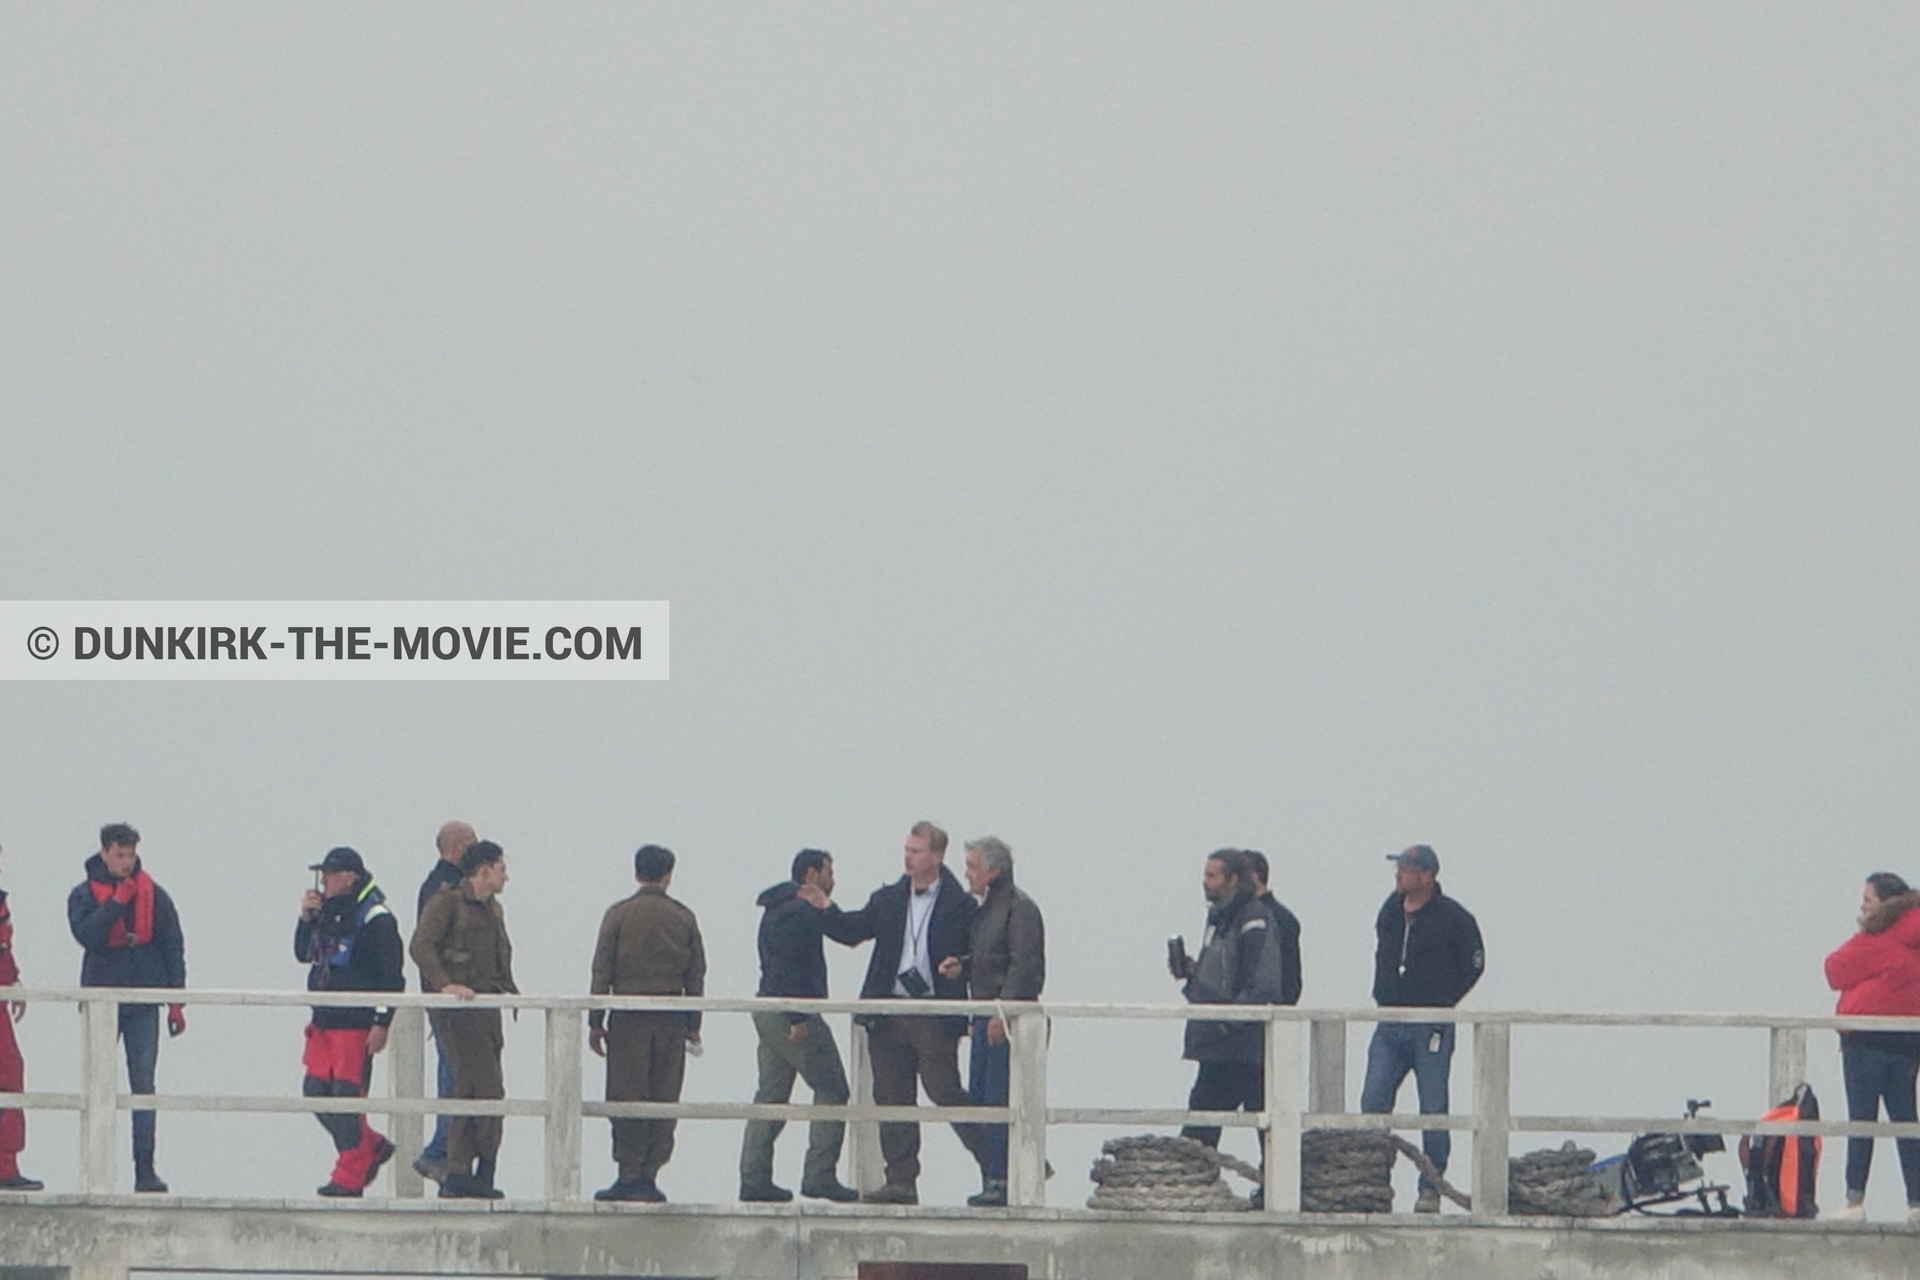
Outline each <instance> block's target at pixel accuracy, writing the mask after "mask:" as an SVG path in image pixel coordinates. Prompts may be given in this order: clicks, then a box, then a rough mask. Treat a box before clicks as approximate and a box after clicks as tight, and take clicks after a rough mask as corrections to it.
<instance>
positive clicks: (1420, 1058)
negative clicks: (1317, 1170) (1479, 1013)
mask: <svg viewBox="0 0 1920 1280" xmlns="http://www.w3.org/2000/svg"><path fill="white" fill-rule="evenodd" d="M1452 1068H1453V1024H1452V1023H1451V1022H1381V1023H1377V1024H1375V1026H1374V1028H1373V1042H1372V1043H1371V1044H1369V1045H1368V1046H1367V1079H1366V1083H1365V1084H1363V1085H1361V1086H1360V1110H1361V1111H1362V1112H1364V1113H1366V1114H1367V1115H1386V1114H1388V1113H1389V1112H1391V1111H1392V1110H1393V1100H1394V1098H1395V1097H1396V1096H1397V1095H1398V1094H1399V1092H1400V1082H1401V1081H1403V1080H1405V1079H1406V1078H1407V1072H1409V1071H1411V1072H1413V1082H1414V1085H1415V1086H1416V1087H1417V1088H1418V1089H1419V1091H1420V1114H1421V1115H1423V1116H1443V1115H1446V1114H1447V1075H1448V1073H1449V1072H1450V1071H1451V1070H1452ZM1420 1146H1421V1148H1422V1149H1423V1150H1425V1151H1426V1153H1427V1159H1429V1160H1431V1161H1433V1167H1434V1168H1436V1169H1438V1170H1439V1171H1440V1172H1441V1173H1445V1172H1446V1171H1447V1157H1448V1156H1450V1155H1452V1154H1453V1135H1452V1134H1451V1133H1449V1132H1448V1131H1447V1130H1445V1129H1429V1130H1427V1131H1426V1132H1424V1133H1422V1134H1421V1135H1420ZM1420 1185H1421V1186H1422V1187H1425V1186H1427V1185H1428V1183H1427V1179H1426V1177H1425V1176H1424V1175H1423V1176H1422V1177H1421V1179H1420Z"/></svg>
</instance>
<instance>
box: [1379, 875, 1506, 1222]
mask: <svg viewBox="0 0 1920 1280" xmlns="http://www.w3.org/2000/svg"><path fill="white" fill-rule="evenodd" d="M1387 861H1389V862H1391V863H1393V864H1394V867H1393V893H1392V894H1391V895H1389V897H1388V898H1387V900H1386V902H1385V903H1384V904H1382V906H1381V908H1380V915H1379V918H1378V919H1376V920H1375V921H1374V926H1373V927H1374V933H1375V934H1376V935H1377V937H1378V944H1377V945H1376V947H1375V949H1374V953H1373V1002H1374V1003H1375V1004H1377V1005H1380V1006H1381V1007H1383V1008H1434V1009H1451V1008H1452V1007H1453V1006H1454V1005H1456V1004H1459V1003H1460V1001H1461V999H1462V997H1464V996H1465V995H1466V994H1467V992H1469V991H1471V990H1473V984H1474V983H1476V982H1478V981H1480V974H1481V972H1482V971H1483V970H1484V969H1485V968H1486V963H1487V955H1486V949H1485V948H1484V947H1483V946H1482V945H1481V942H1480V926H1479V924H1478V923H1476V922H1475V920H1474V918H1473V913H1472V912H1470V911H1468V910H1467V909H1466V908H1465V907H1463V906H1461V905H1460V904H1459V903H1458V902H1456V901H1454V900H1453V899H1452V898H1449V897H1447V896H1446V895H1445V894H1444V893H1442V892H1441V891H1440V881H1439V879H1438V876H1439V874H1440V859H1439V857H1438V856H1437V855H1436V854H1435V853H1434V851H1433V850H1432V848H1430V847H1429V846H1427V845H1424V844H1416V845H1414V846H1412V847H1411V848H1408V849H1404V850H1402V851H1401V852H1399V853H1390V854H1388V855H1387ZM1452 1067H1453V1024H1452V1023H1451V1022H1381V1023H1376V1024H1375V1026H1374V1029H1373V1041H1372V1043H1371V1044H1369V1045H1368V1046H1367V1077H1366V1083H1365V1084H1363V1085H1362V1086H1361V1088H1360V1110H1361V1111H1362V1112H1365V1113H1367V1114H1369V1115H1386V1114H1389V1113H1391V1112H1392V1111H1393V1103H1394V1098H1395V1096H1396V1095H1397V1094H1398V1093H1399V1092H1400V1084H1401V1082H1402V1081H1404V1080H1405V1079H1406V1078H1407V1073H1408V1072H1412V1073H1413V1079H1414V1084H1415V1086H1416V1087H1417V1088H1418V1090H1419V1094H1420V1114H1421V1115H1423V1116H1428V1115H1446V1114H1447V1105H1448V1102H1447V1076H1448V1074H1449V1072H1450V1071H1451V1070H1452ZM1420 1145H1421V1147H1422V1148H1424V1149H1425V1151H1426V1153H1427V1158H1428V1159H1430V1160H1432V1161H1433V1163H1434V1167H1435V1168H1436V1169H1437V1170H1439V1172H1441V1173H1445V1172H1446V1171H1447V1157H1448V1156H1449V1155H1450V1154H1451V1153H1452V1150H1453V1137H1452V1135H1451V1134H1450V1133H1449V1132H1448V1131H1447V1130H1445V1129H1429V1130H1427V1131H1426V1132H1425V1133H1423V1134H1421V1135H1420ZM1413 1209H1414V1212H1415V1213H1438V1212H1440V1191H1439V1189H1438V1188H1437V1187H1435V1186H1434V1185H1433V1184H1432V1183H1430V1182H1428V1181H1427V1179H1426V1177H1425V1176H1424V1175H1423V1176H1422V1177H1421V1179H1420V1195H1419V1198H1418V1199H1417V1200H1416V1201H1415V1202H1414V1206H1413Z"/></svg>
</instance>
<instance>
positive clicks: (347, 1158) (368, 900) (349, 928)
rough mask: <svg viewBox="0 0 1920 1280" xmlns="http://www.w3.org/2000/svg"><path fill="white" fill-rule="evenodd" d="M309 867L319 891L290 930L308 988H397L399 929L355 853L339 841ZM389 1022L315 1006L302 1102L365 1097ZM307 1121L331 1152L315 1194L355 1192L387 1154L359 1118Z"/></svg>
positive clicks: (382, 1014)
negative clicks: (328, 1171) (316, 1124)
mask: <svg viewBox="0 0 1920 1280" xmlns="http://www.w3.org/2000/svg"><path fill="white" fill-rule="evenodd" d="M307 869H308V870H309V871H316V872H318V873H319V874H320V887H319V888H318V889H308V890H307V891H306V893H304V894H303V895H301V898H300V920H299V923H297V924H296V925H294V928H293V954H294V955H295V956H297V957H298V958H299V959H301V960H303V961H305V962H306V965H307V990H309V991H405V990H406V989H407V978H406V974H405V973H404V972H403V970H402V967H401V966H402V961H401V958H400V957H401V955H402V954H403V952H402V950H401V946H400V926H399V924H398V922H396V921H395V920H394V918H393V912H391V911H389V910H388V909H387V895H386V894H384V893H382V892H381V891H380V886H378V885H376V884H375V883H374V882H373V877H372V876H371V875H370V874H368V872H367V867H366V863H365V862H363V861H362V860H361V858H360V855H359V854H358V853H357V852H355V851H354V850H352V849H349V848H347V847H346V846H344V845H342V846H341V847H340V848H337V849H329V850H328V851H327V856H326V857H325V858H323V859H321V860H320V861H319V862H316V863H314V864H313V865H312V866H311V867H309V868H307ZM392 1021H393V1010H391V1009H373V1008H366V1007H364V1006H361V1007H344V1008H328V1007H325V1006H321V1005H316V1006H314V1010H313V1017H312V1019H311V1021H309V1022H308V1023H307V1048H306V1052H305V1054H304V1055H302V1060H303V1062H304V1064H305V1066H306V1069H307V1074H306V1079H305V1080H304V1081H302V1083H301V1088H300V1091H301V1092H302V1093H303V1094H305V1095H306V1096H307V1097H309V1098H362V1097H365V1096H366V1093H367V1083H368V1080H369V1079H370V1077H371V1076H372V1074H373V1055H374V1054H376V1053H379V1052H380V1051H381V1050H382V1049H384V1048H386V1047H387V1027H388V1025H389V1024H390V1023H391V1022H392ZM315 1118H316V1119H318V1120H319V1121H320V1124H321V1127H322V1128H324V1129H326V1131H327V1132H328V1133H330V1134H331V1135H333V1145H334V1149H335V1150H336V1151H337V1152H338V1159H336V1160H335V1162H334V1166H333V1176H332V1177H330V1178H328V1179H327V1181H326V1183H325V1185H323V1186H322V1187H321V1188H320V1194H321V1195H323V1196H352V1197H358V1196H359V1195H361V1193H362V1192H364V1191H365V1190H366V1187H367V1184H368V1183H370V1182H372V1181H373V1179H374V1178H375V1177H376V1176H378V1174H379V1172H380V1166H381V1165H383V1164H385V1163H386V1162H387V1161H388V1160H390V1159H392V1158H393V1144H392V1143H391V1142H389V1141H387V1139H386V1136H385V1135H384V1134H381V1133H377V1132H375V1130H374V1128H373V1126H372V1125H370V1124H368V1123H367V1118H366V1117H365V1116H364V1115H349V1114H347V1113H346V1112H342V1111H322V1112H319V1113H317V1115H316V1117H315Z"/></svg>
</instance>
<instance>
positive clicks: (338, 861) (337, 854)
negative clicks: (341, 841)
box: [307, 845, 367, 875]
mask: <svg viewBox="0 0 1920 1280" xmlns="http://www.w3.org/2000/svg"><path fill="white" fill-rule="evenodd" d="M366 869H367V864H366V863H364V862H362V861H360V855H359V853H358V852H356V851H355V850H352V849H349V848H347V846H345V845H341V846H340V847H339V848H338V849H329V850H327V856H326V857H324V858H322V859H320V861H318V862H316V863H314V864H313V865H312V866H310V867H308V868H307V870H309V871H351V872H353V873H354V874H356V875H358V874H359V873H361V872H363V871H365V870H366Z"/></svg>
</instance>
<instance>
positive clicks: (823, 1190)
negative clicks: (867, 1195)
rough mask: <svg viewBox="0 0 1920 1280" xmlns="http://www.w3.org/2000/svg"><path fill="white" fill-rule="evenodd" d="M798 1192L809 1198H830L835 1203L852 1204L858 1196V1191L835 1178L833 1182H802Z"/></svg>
mask: <svg viewBox="0 0 1920 1280" xmlns="http://www.w3.org/2000/svg"><path fill="white" fill-rule="evenodd" d="M800 1194H801V1195H803V1196H805V1197H806V1198H807V1199H809V1200H831V1201H833V1203H835V1204H852V1203H853V1202H854V1201H855V1200H858V1199H859V1198H860V1193H859V1192H858V1191H855V1190H854V1189H853V1188H852V1187H849V1186H844V1185H842V1184H841V1183H840V1182H839V1181H838V1180H837V1179H836V1180H835V1181H833V1182H821V1183H815V1184H803V1185H802V1186H801V1188H800Z"/></svg>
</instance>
